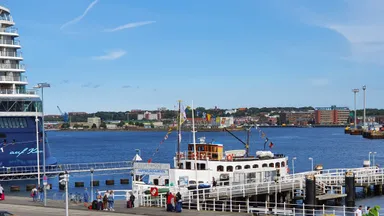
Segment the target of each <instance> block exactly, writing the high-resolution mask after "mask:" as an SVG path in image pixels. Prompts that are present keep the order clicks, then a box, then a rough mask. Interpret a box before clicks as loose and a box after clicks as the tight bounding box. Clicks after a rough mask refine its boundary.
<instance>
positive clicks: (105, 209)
mask: <svg viewBox="0 0 384 216" xmlns="http://www.w3.org/2000/svg"><path fill="white" fill-rule="evenodd" d="M108 193H109V191H107V192H105V194H104V196H103V210H104V211H108Z"/></svg>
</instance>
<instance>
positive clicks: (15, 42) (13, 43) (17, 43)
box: [0, 40, 20, 46]
mask: <svg viewBox="0 0 384 216" xmlns="http://www.w3.org/2000/svg"><path fill="white" fill-rule="evenodd" d="M1 44H4V45H11V46H20V41H19V40H0V45H1Z"/></svg>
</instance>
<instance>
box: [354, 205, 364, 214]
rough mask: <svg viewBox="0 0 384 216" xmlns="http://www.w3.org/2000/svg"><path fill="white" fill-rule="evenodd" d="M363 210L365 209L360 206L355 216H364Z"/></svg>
mask: <svg viewBox="0 0 384 216" xmlns="http://www.w3.org/2000/svg"><path fill="white" fill-rule="evenodd" d="M362 208H363V207H362V206H359V208H358V209H356V211H355V216H362V215H363V211H362V210H361V209H362Z"/></svg>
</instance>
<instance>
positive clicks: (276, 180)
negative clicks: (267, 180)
mask: <svg viewBox="0 0 384 216" xmlns="http://www.w3.org/2000/svg"><path fill="white" fill-rule="evenodd" d="M277 182H278V177H277V176H275V212H276V214H277Z"/></svg>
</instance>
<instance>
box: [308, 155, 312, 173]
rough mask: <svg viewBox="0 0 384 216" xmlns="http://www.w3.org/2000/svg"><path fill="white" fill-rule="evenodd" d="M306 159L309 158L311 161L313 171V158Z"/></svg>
mask: <svg viewBox="0 0 384 216" xmlns="http://www.w3.org/2000/svg"><path fill="white" fill-rule="evenodd" d="M308 160H310V161H311V165H312V171H313V158H311V157H310V158H308Z"/></svg>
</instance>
